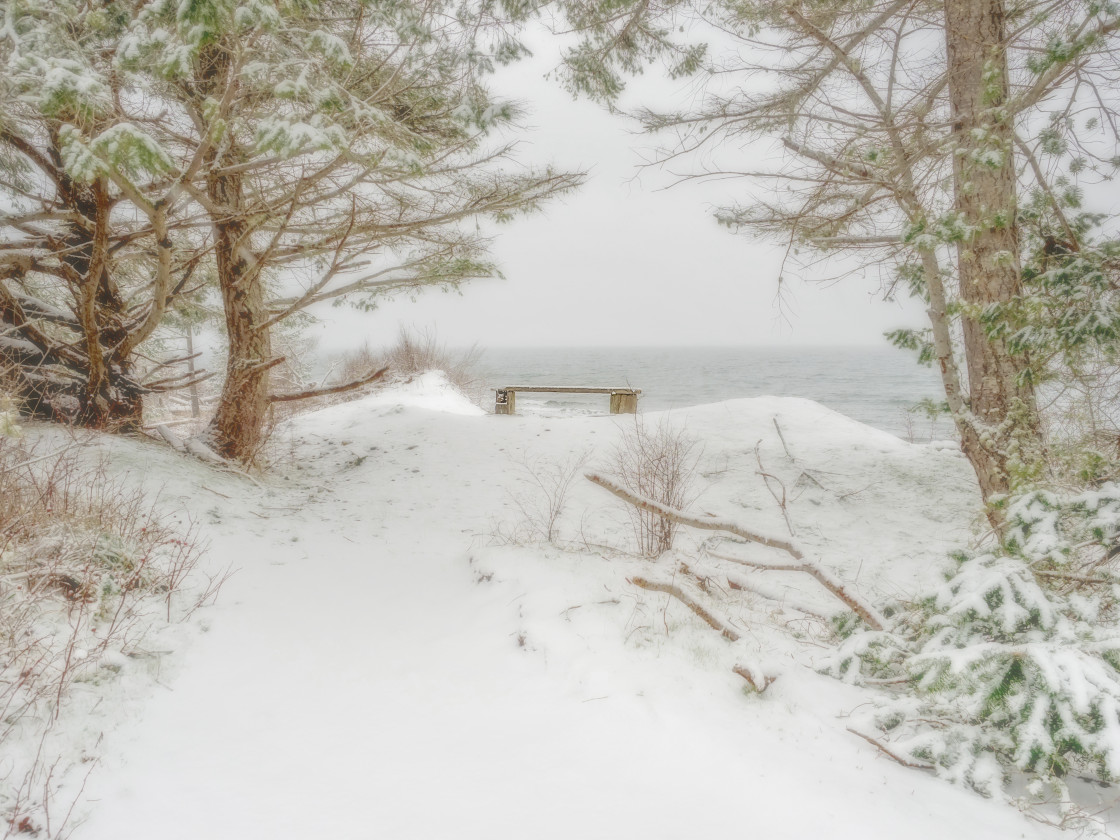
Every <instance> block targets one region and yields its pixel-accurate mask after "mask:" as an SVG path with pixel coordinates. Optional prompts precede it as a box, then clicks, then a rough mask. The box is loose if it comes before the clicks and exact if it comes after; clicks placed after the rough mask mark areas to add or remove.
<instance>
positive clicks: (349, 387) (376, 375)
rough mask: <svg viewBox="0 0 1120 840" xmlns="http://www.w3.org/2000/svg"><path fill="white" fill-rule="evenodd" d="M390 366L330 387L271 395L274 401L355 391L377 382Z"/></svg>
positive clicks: (304, 398)
mask: <svg viewBox="0 0 1120 840" xmlns="http://www.w3.org/2000/svg"><path fill="white" fill-rule="evenodd" d="M388 371H389V368H388V367H383V368H381V370H375V371H373V372H372V373H370V374H369V375H367V376H363V377H362V378H361V379H355V380H354V381H353V382H346V383H345V384H342V385H332V386H331V387H329V388H312V389H311V390H309V391H300V392H299V393H298V394H273V395H272V396H271V397H269V399H270V400H272V401H273V402H292V401H295V400H309V399H312V398H314V397H325V396H327V395H328V394H341V393H344V392H345V391H353V390H354V389H355V388H361V387H362V386H363V385H369V384H370V383H371V382H376V381H377V380H378V379H380V378H381V377H383V376H384V375H385V374H386V373H388Z"/></svg>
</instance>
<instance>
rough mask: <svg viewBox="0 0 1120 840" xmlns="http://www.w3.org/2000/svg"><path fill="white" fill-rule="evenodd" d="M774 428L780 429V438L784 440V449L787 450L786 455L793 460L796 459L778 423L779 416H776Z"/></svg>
mask: <svg viewBox="0 0 1120 840" xmlns="http://www.w3.org/2000/svg"><path fill="white" fill-rule="evenodd" d="M774 428H775V429H777V431H778V440H780V441H781V442H782V449H783V450H784V451H785V453H786V457H787V458H789V459H790V460H791V461H793V460H795V459H794V457H793V456H792V455H790V453H789V447H788V446H786V436H785V435H783V434H782V427H781V426H779V425H778V418H777V417H775V418H774Z"/></svg>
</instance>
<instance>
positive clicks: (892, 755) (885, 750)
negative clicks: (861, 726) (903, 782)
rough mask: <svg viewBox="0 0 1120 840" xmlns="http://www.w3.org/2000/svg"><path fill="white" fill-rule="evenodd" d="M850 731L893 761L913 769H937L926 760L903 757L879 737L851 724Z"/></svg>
mask: <svg viewBox="0 0 1120 840" xmlns="http://www.w3.org/2000/svg"><path fill="white" fill-rule="evenodd" d="M848 731H849V732H851V733H852V734H853V735H855V736H856V737H857V738H862V739H863V740H865V741H866V742H867V743H869V744H871V746H873V747H875V748H876V749H877V750H879V752H881V753H882V754H883V755H885V756H886V757H887V758H889V759H891V760H892V761H896V762H898V763H899V764H901V765H902V766H903V767H909V768H910V769H911V770H934V769H936V768H935V767H934V766H933V765H932V764H927V763H926V762H924V761H912V760H910V759H907V758H903V757H902V756H900V755H899V754H898V753H896V752H895V751H894V750H892V749H890V748H889V747H888V746H887V745H886V744H884V743H883V742H882V741H880V740H878V739H877V738H873V737H871V736H870V735H865V734H863V733H862V732H859V731H857V730H855V729H852V728H851V727H850V726H849V727H848Z"/></svg>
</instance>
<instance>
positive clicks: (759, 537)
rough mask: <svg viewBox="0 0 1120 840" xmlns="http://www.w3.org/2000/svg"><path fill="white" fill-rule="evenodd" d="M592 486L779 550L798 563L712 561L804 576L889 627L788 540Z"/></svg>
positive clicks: (874, 623)
mask: <svg viewBox="0 0 1120 840" xmlns="http://www.w3.org/2000/svg"><path fill="white" fill-rule="evenodd" d="M584 477H585V478H586V479H587V480H588V481H590V482H591V483H592V484H598V485H599V486H600V487H602V488H603V489H604V490H608V491H610V492H611V493H613V494H614V495H616V496H618V497H619V498H620V499H622V500H623V501H624V502H626V503H627V504H631V505H633V506H634V507H636V508H638V509H639V510H644V511H648V512H650V513H654V514H657V515H658V516H661V517H664V518H665V519H668V520H670V521H671V522H676V523H677V524H679V525H687V526H689V527H690V528H698V529H700V530H703V531H725V532H727V533H729V534H734V535H735V536H737V537H741V538H742V539H744V540H746V541H747V542H752V543H758V544H759V545H764V546H766V547H767V548H776V549H778V550H779V551H784V552H785V553H786V554H788V555H789V556H790V557H792V558H793V559H794V560H795V561H796V562H794V563H759V562H755V561H749V560H740V559H738V558H735V557H725V556H722V555H718V554H713V555H712V556H713V557H718V558H719V559H721V560H727V561H729V562H732V563H739V564H741V565H744V566H751V567H753V568H758V569H764V570H767V571H782V572H804V573H806V574H808V575H811V576H812V577H814V578H816V579H817V581H819V582H820V584H821V585H822V586H823V587H824V588H825V589H827V590H828V591H829V592H831V593H832V594H833V595H835V596H836V597H837V598H838V599H839V600H840V601H842V602H843V603H844V604H845V605H846V606H847V607H848V608H849V609H851V610H852V611H853V612H854V613H855V614H856V615H858V616H859V617H860V618H861V619H863V621H864V623H865V624H867V626H868V627H870V628H871V629H872V630H882V629H883V628H884V627H885V626H886V623H887V621H886V619H885V618H884V617H883V616H882V615H881V614H880V613H879V611H878V610H876V609H875V607H873V606H872V605H871V604H869V603H868V602H867V601H864V600H863V598H862V597H860V596H859V595H857V594H855V593H853V592H851V591H850V590H849V589H848V588H847V587H846V586H845V585H844V583H843V581H841V580H840V579H839V578H837V577H835V576H834V575H833V574H832V573H831V572H829V571H827V570H826V569H824V568H822V567H821V566H820V565H818V564H817V563H815V562H813V561H812V560H809V559H807V558H806V557H805V555H804V554H803V553H802V551H801V550H800V549H799V548H798V547H797V546H795V545H794V544H793V543H791V542H790V541H788V540H783V539H780V538H778V537H770V536H766V535H763V534H759V533H757V532H755V531H750V530H747V529H746V528H743V527H742V526H740V525H738V524H736V523H734V522H730V521H727V520H723V519H715V518H711V519H700V518H698V517H695V516H689V515H688V514H687V513H684V512H682V511H679V510H676V509H674V508H671V507H667V506H665V505H662V504H659V503H657V502H655V501H653V500H652V499H646V498H643V497H641V496H637V495H635V494H634V493H631V492H630V491H629V490H626V489H625V488H623V487H620V486H619V485H618V484H616V483H615V482H613V481H611V480H610V479H608V478H604V477H603V476H601V475H598V474H597V473H587V474H586V475H585V476H584Z"/></svg>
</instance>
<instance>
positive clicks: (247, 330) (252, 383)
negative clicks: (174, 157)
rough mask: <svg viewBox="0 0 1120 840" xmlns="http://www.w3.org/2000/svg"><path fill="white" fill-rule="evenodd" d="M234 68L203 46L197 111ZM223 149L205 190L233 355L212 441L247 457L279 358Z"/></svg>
mask: <svg viewBox="0 0 1120 840" xmlns="http://www.w3.org/2000/svg"><path fill="white" fill-rule="evenodd" d="M230 72H231V68H230V52H229V45H228V44H226V43H223V42H222V41H220V40H219V41H217V42H214V43H211V44H209V45H207V46H206V47H205V48H203V50H202V51H201V53H200V54H199V57H198V79H199V86H198V89H199V92H200V94H201V97H200V100H199V102H198V106H199V114H200V116H201V115H202V114H203V113H204V112H205V109H204V108H203V107H202V106H203V100H204V99H205V98H206V97H219V98H220V97H221V96H222V91H224V90H226V87H227V85H229V84H233V85H236V84H237V81H236V79H232V80H231V79H230V77H229V74H230ZM203 119H204V121H205V118H204V117H203ZM220 148H221V151H218V150H217V149H215V148H213V147H212V148H211V150H210V152H209V153H208V154H207V156H206V163H207V173H208V174H207V176H206V194H207V196H208V197H209V199H210V203H211V210H210V213H211V221H212V222H213V225H214V259H215V262H216V263H217V269H218V285H219V287H220V288H221V292H222V306H223V308H224V310H225V316H226V334H227V336H228V338H229V357H228V359H227V362H226V381H225V384H224V385H223V386H222V394H221V396H220V397H219V399H218V410H217V412H216V413H215V415H214V417H213V419H212V420H211V421H210V427H209V430H208V432H209V437H210V445H211V446H212V447H213V449H214V450H215V451H216V452H217V453H218V454H220V455H222V456H223V457H226V458H231V459H233V460H236V461H242V462H247V461H251V460H252V459H253V458H254V457H255V456H256V454H257V450H258V449H259V448H260V445H261V442H262V440H263V438H264V427H265V423H266V422H267V420H268V412H269V408H270V405H271V401H270V399H269V370H270V369H271V368H272V366H273V365H274V364H276V362H277V361H278V360H276V359H273V358H272V340H271V336H270V332H269V329H268V327H266V326H264V324H265V322H266V321H268V310H267V308H266V302H265V293H264V287H263V285H262V281H263V278H262V277H261V272H259V271H258V270H257V266H256V261H255V259H254V257H253V253H252V243H251V241H250V236H249V219H248V218H247V216H246V210H245V207H244V196H243V184H242V175H241V173H240V172H237V171H235V170H234V171H230V170H229V169H226V168H225V167H231V166H233V165H235V164H237V163H240V160H239V152H238V147H237V141H236V139H235V138H233V137H230V138H228V139H227V140H226V141H225V142H224V143H223V144H221V146H220Z"/></svg>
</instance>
